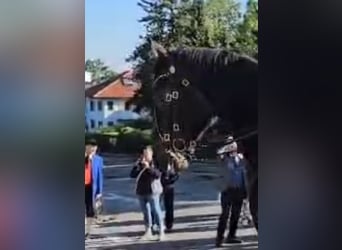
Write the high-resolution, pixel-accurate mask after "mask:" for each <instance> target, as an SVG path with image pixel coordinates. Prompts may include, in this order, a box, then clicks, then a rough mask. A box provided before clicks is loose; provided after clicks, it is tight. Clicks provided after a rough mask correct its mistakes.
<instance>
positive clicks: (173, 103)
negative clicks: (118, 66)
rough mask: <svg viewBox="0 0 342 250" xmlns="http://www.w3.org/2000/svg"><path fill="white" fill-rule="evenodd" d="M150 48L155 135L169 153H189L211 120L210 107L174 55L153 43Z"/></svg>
mask: <svg viewBox="0 0 342 250" xmlns="http://www.w3.org/2000/svg"><path fill="white" fill-rule="evenodd" d="M151 47H152V52H153V55H154V58H155V59H156V63H155V67H154V79H155V80H154V83H153V99H154V103H155V110H154V112H155V117H154V118H155V123H156V127H157V132H158V134H159V136H160V139H161V140H162V142H163V144H164V146H165V147H166V148H168V149H169V150H171V151H173V152H177V153H181V154H183V155H186V154H188V153H193V152H194V149H195V148H196V144H197V142H198V141H199V139H200V138H199V137H200V136H201V132H203V130H204V128H205V127H206V126H207V125H208V122H209V121H210V118H212V116H213V110H212V107H211V103H209V102H208V100H207V98H206V97H204V95H203V93H202V91H200V90H199V89H198V86H196V84H197V83H198V80H199V79H197V78H198V76H197V75H196V74H195V73H194V72H193V71H192V70H191V69H189V68H187V67H182V66H183V64H182V61H181V59H180V58H179V55H178V56H177V51H168V50H167V49H165V48H164V47H162V46H161V45H160V44H157V43H156V42H152V45H151ZM202 134H203V133H202Z"/></svg>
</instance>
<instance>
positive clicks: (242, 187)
mask: <svg viewBox="0 0 342 250" xmlns="http://www.w3.org/2000/svg"><path fill="white" fill-rule="evenodd" d="M228 141H229V144H228V145H226V146H224V147H223V148H222V149H220V151H219V152H218V153H219V154H220V155H223V156H224V157H223V160H222V163H223V164H222V166H221V169H220V170H221V177H222V181H221V183H220V184H221V185H220V190H221V207H222V213H221V216H220V219H219V223H218V227H217V237H216V247H221V246H222V243H223V239H224V233H225V231H226V227H227V221H228V219H229V233H228V236H227V240H226V243H229V244H236V243H241V242H242V241H241V240H239V239H237V238H236V231H237V227H238V222H239V217H240V212H241V207H242V204H243V200H244V199H245V198H246V197H247V190H248V189H247V173H246V169H247V166H246V164H247V163H246V161H245V159H244V157H243V155H242V154H239V153H238V146H237V143H236V142H235V141H233V138H232V137H229V138H228ZM230 213H231V215H230V218H229V214H230Z"/></svg>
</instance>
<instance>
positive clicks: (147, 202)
mask: <svg viewBox="0 0 342 250" xmlns="http://www.w3.org/2000/svg"><path fill="white" fill-rule="evenodd" d="M138 198H139V203H140V207H141V211H142V212H143V215H144V223H145V227H146V228H152V222H153V221H152V213H153V214H154V215H155V217H156V220H157V223H158V226H159V229H160V230H163V229H164V222H163V214H162V210H161V207H160V195H147V196H138Z"/></svg>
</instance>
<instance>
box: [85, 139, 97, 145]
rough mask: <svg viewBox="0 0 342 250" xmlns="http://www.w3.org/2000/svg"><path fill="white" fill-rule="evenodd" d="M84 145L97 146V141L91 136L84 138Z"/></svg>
mask: <svg viewBox="0 0 342 250" xmlns="http://www.w3.org/2000/svg"><path fill="white" fill-rule="evenodd" d="M85 145H91V146H97V142H96V140H95V139H93V138H91V139H87V140H86V142H85Z"/></svg>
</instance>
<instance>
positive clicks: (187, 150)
mask: <svg viewBox="0 0 342 250" xmlns="http://www.w3.org/2000/svg"><path fill="white" fill-rule="evenodd" d="M174 74H175V67H174V66H171V67H170V69H169V71H168V72H167V73H164V74H161V75H159V76H158V77H156V78H155V80H154V81H153V83H152V89H153V88H154V87H155V86H156V85H157V83H158V82H159V81H160V80H163V79H167V80H169V81H172V79H170V78H172V77H173V76H174ZM181 85H182V86H183V87H185V88H189V87H191V88H192V89H193V90H194V91H197V92H198V93H200V94H201V96H202V97H203V98H205V96H204V95H203V94H202V93H201V91H200V90H199V89H198V88H196V87H195V86H192V85H191V82H190V81H189V80H188V79H186V78H183V79H182V80H181ZM179 96H180V95H179V91H178V90H174V91H172V92H171V93H166V95H165V97H164V98H165V100H164V101H165V102H168V103H170V104H172V102H173V101H177V100H178V99H179ZM205 101H206V102H207V103H211V102H209V101H208V99H207V98H206V100H205ZM171 107H172V105H171ZM171 109H172V108H171ZM153 116H154V121H155V128H156V132H157V134H158V136H159V139H160V140H161V142H162V143H163V144H164V145H165V144H166V148H169V149H170V148H171V149H172V150H173V151H174V152H180V153H183V154H187V155H189V156H192V155H193V153H194V152H195V149H196V147H197V146H198V144H199V142H200V141H201V140H202V138H203V136H204V135H205V133H206V132H207V131H208V130H209V129H210V128H212V127H213V126H214V125H216V124H217V123H218V121H219V117H218V116H215V115H214V116H211V117H210V118H209V119H208V121H207V123H206V125H205V126H204V127H203V129H201V131H200V132H199V134H198V135H197V136H196V137H195V138H193V139H192V140H190V142H189V145H186V143H187V142H186V140H184V139H183V138H182V137H177V136H176V137H175V136H174V135H175V134H177V133H179V132H180V131H181V128H180V126H179V124H178V123H177V122H176V119H175V112H174V110H172V114H171V116H170V123H171V124H172V131H167V132H166V133H162V132H161V131H160V126H159V123H158V117H157V109H156V107H154V113H153ZM257 133H258V132H257V130H256V129H255V130H252V131H250V132H248V133H246V134H243V135H241V136H239V137H237V138H235V139H234V141H241V140H245V139H248V138H250V137H252V136H255V135H257ZM171 135H172V136H171ZM228 137H229V135H227V137H226V138H228ZM177 142H182V145H183V147H182V148H178V147H177V146H176V143H177ZM231 142H232V141H229V140H227V139H224V140H222V143H223V144H228V143H231ZM167 150H168V149H167Z"/></svg>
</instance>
